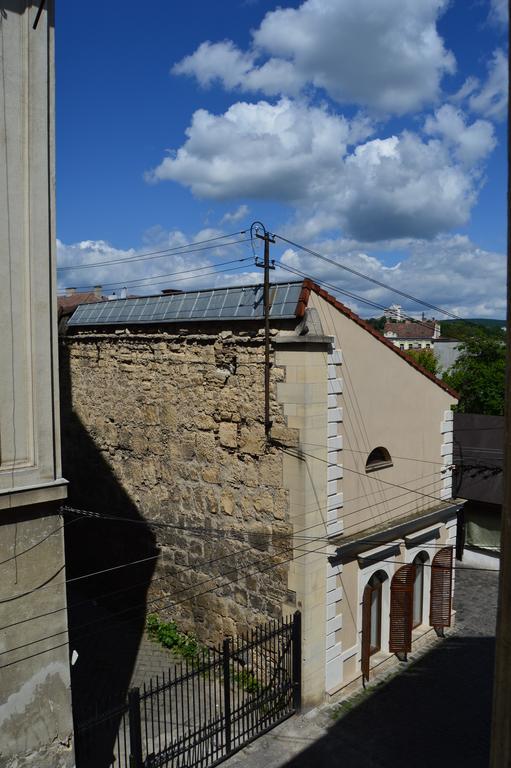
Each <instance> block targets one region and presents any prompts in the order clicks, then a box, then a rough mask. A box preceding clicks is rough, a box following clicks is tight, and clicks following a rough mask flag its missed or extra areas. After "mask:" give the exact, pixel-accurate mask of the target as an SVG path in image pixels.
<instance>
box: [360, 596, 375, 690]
mask: <svg viewBox="0 0 511 768" xmlns="http://www.w3.org/2000/svg"><path fill="white" fill-rule="evenodd" d="M372 591H373V590H372V589H371V587H370V586H369V584H368V585H367V587H366V588H365V589H364V598H363V600H362V662H361V666H362V677H363V678H364V680H369V657H370V656H371V593H372Z"/></svg>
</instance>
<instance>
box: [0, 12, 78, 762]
mask: <svg viewBox="0 0 511 768" xmlns="http://www.w3.org/2000/svg"><path fill="white" fill-rule="evenodd" d="M37 17H38V18H37ZM36 18H37V24H36ZM0 31H1V41H0V44H1V49H2V53H1V56H2V71H3V78H2V80H1V81H0V102H1V103H2V104H3V105H4V117H5V122H4V128H5V130H3V131H2V134H1V140H0V141H1V149H2V151H1V153H0V196H1V204H0V233H1V234H0V280H1V285H2V296H3V300H2V302H1V305H0V316H1V323H2V329H3V336H2V344H1V345H0V562H1V565H0V576H1V578H0V627H1V629H2V632H1V637H2V641H1V648H0V651H1V653H0V676H1V681H2V682H1V685H0V763H1V764H2V765H3V766H9V767H10V766H13V767H14V766H16V767H17V768H21V766H25V765H37V766H38V767H40V768H54V766H59V767H60V766H62V767H64V766H65V767H66V768H67V766H72V765H74V754H73V740H72V734H73V727H72V716H71V697H70V674H69V658H68V647H67V613H66V585H65V579H66V572H65V561H64V536H63V520H62V518H61V517H60V516H59V514H58V508H59V505H60V501H61V500H62V499H63V498H65V497H66V492H67V487H66V486H67V484H66V481H65V480H64V479H63V478H62V471H61V464H60V438H59V411H58V375H57V365H56V353H57V349H56V331H57V321H56V296H55V232H54V135H53V125H54V105H53V84H54V76H53V3H52V2H50V0H48V2H47V3H46V5H45V6H44V8H43V9H42V10H41V12H40V13H39V14H38V7H37V5H34V4H32V3H28V2H22V0H10V1H9V2H4V3H2V13H1V15H0Z"/></svg>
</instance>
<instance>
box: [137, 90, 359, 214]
mask: <svg viewBox="0 0 511 768" xmlns="http://www.w3.org/2000/svg"><path fill="white" fill-rule="evenodd" d="M357 130H358V129H357ZM186 135H187V140H186V142H185V144H184V145H183V146H182V147H181V148H180V149H178V150H177V152H176V153H175V155H174V156H169V157H166V158H165V159H164V160H163V161H162V162H161V163H160V165H159V166H158V167H157V168H155V169H154V170H153V171H151V172H150V173H149V174H148V175H147V178H148V180H150V181H161V180H163V179H171V180H173V181H179V182H180V183H182V184H184V185H186V186H189V187H190V188H191V190H192V192H193V193H194V194H195V195H197V196H199V197H207V198H212V199H218V200H222V199H228V198H232V197H238V196H239V197H244V196H246V197H251V198H269V199H274V200H283V201H288V202H291V201H296V200H300V199H303V198H304V197H307V196H309V195H311V194H313V192H314V190H315V189H317V188H318V187H319V186H324V184H325V178H326V177H331V176H332V170H333V166H336V165H337V166H338V164H339V159H340V158H341V157H342V156H343V155H344V153H345V152H346V149H347V146H348V142H349V141H350V124H349V123H348V121H347V120H345V119H344V118H343V117H341V116H337V115H331V114H330V113H329V112H327V110H326V109H324V108H321V107H308V106H305V105H302V104H300V103H298V102H292V101H289V100H288V99H281V100H280V101H279V102H277V104H269V103H268V102H266V101H260V102H258V103H257V104H247V103H245V102H238V103H236V104H233V105H232V106H231V107H229V109H228V110H227V111H226V112H225V113H224V114H223V115H213V114H211V113H210V112H207V111H206V110H204V109H200V110H198V111H197V112H195V114H194V115H193V118H192V123H191V125H190V127H189V128H188V129H187V131H186Z"/></svg>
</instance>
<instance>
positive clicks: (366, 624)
mask: <svg viewBox="0 0 511 768" xmlns="http://www.w3.org/2000/svg"><path fill="white" fill-rule="evenodd" d="M386 578H387V574H386V573H384V571H377V573H375V574H374V575H373V576H371V578H370V579H369V581H368V582H367V585H366V587H365V589H364V596H363V600H362V674H363V676H364V677H365V679H366V680H369V659H370V657H371V656H372V655H373V654H374V653H377V652H378V651H379V650H380V648H381V604H382V584H383V582H384V581H385V579H386Z"/></svg>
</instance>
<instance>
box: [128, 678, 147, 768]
mask: <svg viewBox="0 0 511 768" xmlns="http://www.w3.org/2000/svg"><path fill="white" fill-rule="evenodd" d="M128 711H129V722H130V768H143V766H144V758H143V756H142V727H141V724H140V691H139V689H138V688H130V691H129V693H128Z"/></svg>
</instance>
